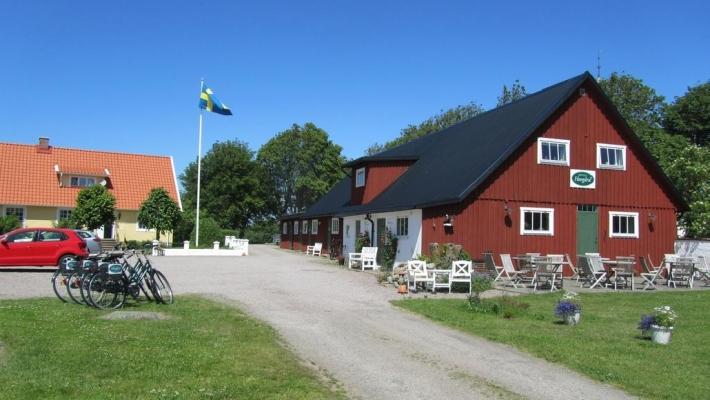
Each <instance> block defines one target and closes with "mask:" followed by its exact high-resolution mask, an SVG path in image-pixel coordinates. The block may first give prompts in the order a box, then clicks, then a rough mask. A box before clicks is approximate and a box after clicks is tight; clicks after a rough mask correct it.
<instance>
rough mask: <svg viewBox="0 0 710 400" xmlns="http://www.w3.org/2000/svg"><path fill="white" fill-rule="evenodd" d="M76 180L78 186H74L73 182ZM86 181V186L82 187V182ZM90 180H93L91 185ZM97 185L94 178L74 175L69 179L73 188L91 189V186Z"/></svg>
mask: <svg viewBox="0 0 710 400" xmlns="http://www.w3.org/2000/svg"><path fill="white" fill-rule="evenodd" d="M74 178H76V183H77V184H76V185H72V183H71V181H72V179H74ZM82 179H84V180H85V183H86V185H81V180H82ZM89 180H91V184H89ZM94 185H96V178H94V177H93V176H81V175H74V176H71V177H69V186H71V187H89V186H94Z"/></svg>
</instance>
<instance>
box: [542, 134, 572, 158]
mask: <svg viewBox="0 0 710 400" xmlns="http://www.w3.org/2000/svg"><path fill="white" fill-rule="evenodd" d="M537 163H538V164H552V165H569V140H564V139H548V138H539V139H538V140H537Z"/></svg>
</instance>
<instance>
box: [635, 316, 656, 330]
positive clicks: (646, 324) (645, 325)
mask: <svg viewBox="0 0 710 400" xmlns="http://www.w3.org/2000/svg"><path fill="white" fill-rule="evenodd" d="M655 324H656V317H654V316H653V315H642V316H641V321H639V329H640V330H642V331H643V332H646V331H648V330H650V329H651V325H655Z"/></svg>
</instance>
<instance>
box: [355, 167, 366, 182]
mask: <svg viewBox="0 0 710 400" xmlns="http://www.w3.org/2000/svg"><path fill="white" fill-rule="evenodd" d="M363 186H365V167H362V168H358V169H357V170H355V187H363Z"/></svg>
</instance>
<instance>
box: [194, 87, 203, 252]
mask: <svg viewBox="0 0 710 400" xmlns="http://www.w3.org/2000/svg"><path fill="white" fill-rule="evenodd" d="M204 87H205V80H204V78H203V79H200V94H202V91H203V90H204ZM203 114H204V110H203V109H202V108H200V129H199V131H198V134H197V215H196V216H195V247H199V245H200V175H201V172H202V117H203Z"/></svg>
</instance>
